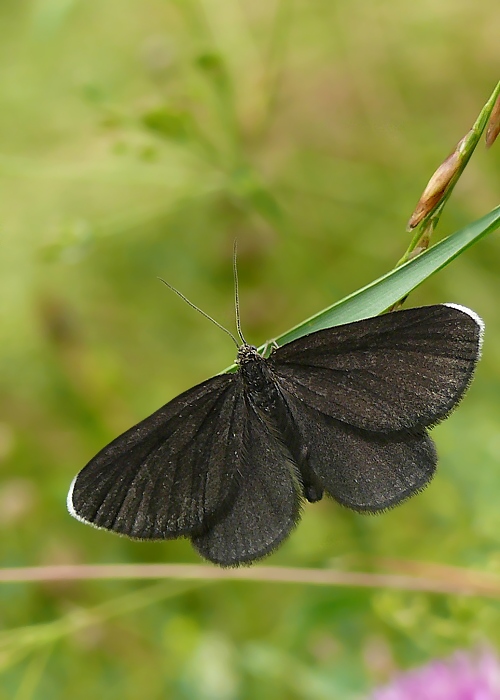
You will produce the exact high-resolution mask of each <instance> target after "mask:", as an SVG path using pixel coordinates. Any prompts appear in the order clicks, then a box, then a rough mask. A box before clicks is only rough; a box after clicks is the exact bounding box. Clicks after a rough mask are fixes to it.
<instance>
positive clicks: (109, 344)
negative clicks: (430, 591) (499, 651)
mask: <svg viewBox="0 0 500 700" xmlns="http://www.w3.org/2000/svg"><path fill="white" fill-rule="evenodd" d="M499 21H500V6H499V5H498V3H497V2H494V0H485V1H484V2H482V3H480V4H478V3H457V2H451V0H443V1H442V2H440V3H431V2H428V1H427V2H421V3H411V4H408V3H399V2H396V1H395V0H389V2H368V1H367V0H354V2H350V3H344V2H340V0H307V2H306V1H305V0H272V1H271V2H269V1H267V2H264V1H263V0H254V1H253V2H251V3H242V2H235V1H234V0H146V1H144V0H142V1H141V2H139V0H130V1H129V2H127V3H123V2H119V0H108V1H107V2H101V3H85V2H79V1H78V0H26V2H22V3H19V2H15V1H14V0H4V2H2V3H1V4H0V39H1V40H0V57H1V62H0V65H1V67H2V68H1V74H2V79H1V80H0V105H1V109H0V178H1V191H2V207H1V211H2V215H1V220H0V221H1V223H0V226H1V236H2V239H1V240H2V245H1V255H0V295H1V298H2V302H3V303H2V305H1V307H0V308H1V312H0V313H1V318H0V320H1V323H0V363H1V375H0V383H1V394H0V410H1V422H0V470H1V482H0V528H1V530H2V532H1V545H0V546H1V550H0V551H1V565H2V566H22V565H37V564H40V565H41V564H47V563H80V562H94V563H98V562H149V561H165V562H167V561H185V562H189V561H196V555H195V554H194V553H193V551H192V550H191V548H190V546H189V545H188V544H187V543H186V542H183V541H181V542H170V543H164V544H140V543H133V542H128V541H126V540H123V539H120V538H117V537H114V536H112V535H110V534H107V533H104V532H99V531H94V530H92V529H91V528H87V527H84V526H83V525H81V524H80V523H78V522H76V521H74V520H72V519H71V518H70V517H69V516H68V515H67V513H66V510H65V505H64V502H65V496H66V492H67V488H68V485H69V483H70V481H71V479H72V478H73V476H74V474H75V473H76V472H77V471H78V469H79V468H81V466H82V465H84V464H85V463H86V461H87V460H88V459H89V458H90V457H91V456H93V454H94V453H95V452H96V451H97V450H98V449H99V448H100V447H101V446H102V445H103V444H105V443H106V442H107V441H109V440H111V439H112V438H113V437H114V436H116V435H117V434H118V433H119V432H121V431H122V430H124V429H125V428H127V427H129V426H130V425H131V424H133V423H134V422H136V421H137V420H139V419H140V418H142V417H144V416H145V415H147V414H148V413H150V412H152V411H153V410H154V409H156V408H157V407H158V406H159V405H161V404H163V403H165V402H166V401H167V400H169V399H170V398H172V397H173V396H174V395H175V394H176V393H178V392H180V391H181V390H184V389H186V388H187V387H189V386H191V385H193V384H195V383H196V382H198V381H201V380H202V379H204V378H206V377H208V376H211V375H213V374H215V373H216V372H217V371H219V370H220V369H221V368H223V367H225V366H227V365H228V364H230V362H231V361H232V359H233V354H234V348H233V347H232V346H231V343H230V342H229V340H228V339H227V338H226V337H225V336H224V335H223V334H222V333H220V331H219V330H218V329H216V328H215V327H212V326H211V325H210V324H209V323H207V322H206V321H205V320H204V319H202V318H201V317H200V316H199V315H197V314H195V313H194V312H193V311H192V310H191V309H189V308H188V307H187V306H186V305H185V304H182V303H181V302H180V301H179V299H178V298H177V297H175V295H173V294H171V293H169V292H167V290H165V289H164V288H163V287H162V286H161V285H160V284H159V283H158V281H157V280H156V277H157V276H159V275H161V276H162V277H164V278H166V279H167V280H168V281H169V282H171V283H172V284H174V285H176V286H177V287H179V288H180V289H181V290H182V291H183V292H184V293H185V294H187V295H188V296H189V297H190V298H191V299H192V300H193V301H194V302H195V303H198V304H200V305H201V306H203V308H204V309H206V310H207V311H208V312H209V313H210V314H212V315H214V316H215V317H216V318H217V319H218V320H219V321H221V322H222V323H224V324H225V325H227V326H231V325H232V323H233V286H232V285H233V282H232V273H231V253H232V245H233V240H234V239H235V238H237V240H238V245H239V261H238V264H239V271H240V279H241V298H242V317H243V327H244V331H245V333H246V336H247V337H248V338H249V339H250V340H251V341H252V342H255V343H260V342H262V341H264V340H265V339H266V338H269V337H274V336H276V335H278V334H279V333H281V332H283V331H285V330H286V329H287V328H289V327H290V326H292V325H294V324H296V323H298V322H300V321H301V320H302V319H304V318H305V317H307V316H309V315H311V314H312V313H314V312H316V311H318V310H319V309H321V308H323V307H324V306H326V305H327V304H330V303H332V302H333V301H335V300H336V299H339V298H341V297H342V296H344V295H345V294H347V293H349V292H351V291H353V290H354V289H356V288H357V287H358V286H361V285H363V284H366V283H368V282H370V281H371V280H372V279H374V278H375V277H378V276H379V275H380V274H383V273H384V272H386V271H387V270H388V269H390V268H391V267H392V266H393V265H394V264H395V262H396V260H398V258H399V257H400V256H401V254H402V253H403V251H404V250H405V249H406V247H407V245H408V240H409V239H408V234H406V233H405V232H404V227H405V225H406V222H407V220H408V217H409V215H410V213H411V211H412V209H413V207H414V205H415V203H416V201H417V200H418V197H419V195H420V193H421V191H422V189H423V187H424V186H425V184H426V182H427V180H428V178H429V176H430V174H431V173H432V172H433V170H434V169H435V167H436V166H437V165H438V164H439V163H440V162H441V161H442V160H443V158H444V157H445V156H446V155H447V154H448V153H449V152H450V150H451V149H452V147H453V145H454V144H455V143H456V142H457V141H458V140H459V139H460V138H461V137H462V135H463V134H464V133H465V132H466V130H467V129H468V128H469V126H470V124H471V123H472V122H473V120H474V119H475V117H476V115H477V113H478V111H479V109H480V108H481V106H482V105H483V104H484V101H485V100H486V98H487V97H488V95H489V94H490V92H491V90H492V88H493V87H494V85H495V83H496V81H497V79H498V75H497V72H496V71H497V65H498V62H497V54H498V24H499ZM499 188H500V161H499V156H498V149H495V148H494V149H492V151H490V152H489V153H485V152H484V149H479V150H478V153H477V154H476V156H475V157H474V159H473V161H472V162H471V164H470V166H469V168H468V171H467V173H466V174H465V176H464V178H463V181H462V182H461V183H460V185H459V187H458V188H457V191H456V192H455V194H454V197H453V200H452V202H451V203H450V204H449V206H448V209H447V212H446V214H445V216H444V218H443V220H442V223H441V226H440V230H439V233H440V235H444V234H446V233H450V232H452V231H454V230H455V229H457V228H459V227H460V226H463V225H465V224H466V223H468V222H470V221H472V220H474V219H476V218H478V217H479V216H481V215H483V214H484V213H486V211H488V210H489V209H491V208H492V207H493V206H495V205H497V204H498V192H499ZM499 272H500V247H499V244H498V241H497V238H496V236H495V235H493V236H490V237H488V238H486V239H485V240H483V241H482V242H481V243H480V244H479V245H478V246H476V247H474V248H473V249H471V250H470V251H468V252H467V254H466V255H464V256H462V257H461V258H460V259H458V260H457V261H456V262H454V263H453V264H452V265H451V266H449V267H448V268H447V269H446V270H444V271H443V272H441V273H440V274H439V275H437V276H435V277H433V278H432V279H430V280H429V281H428V282H427V283H426V284H425V285H424V286H422V287H421V288H420V289H419V290H417V292H415V293H413V294H412V295H411V297H410V303H411V304H412V305H418V304H423V303H435V302H439V301H454V302H457V303H461V304H466V305H468V306H471V307H472V308H474V309H475V310H476V311H477V312H478V313H479V314H480V315H481V316H482V317H483V318H484V319H485V322H486V328H487V333H486V344H485V348H484V356H483V360H482V362H481V364H480V367H479V370H478V373H477V378H476V381H475V382H474V384H473V386H472V388H471V390H470V392H469V395H468V397H467V399H466V400H465V401H464V403H463V405H462V406H461V408H460V410H459V411H457V412H456V414H454V415H453V417H452V418H451V419H450V420H448V421H447V422H446V423H445V424H443V425H442V426H440V427H439V428H437V429H436V430H435V431H434V436H435V438H436V441H437V443H438V449H439V452H440V457H441V460H440V468H439V471H438V475H437V476H436V479H435V481H434V483H433V484H432V485H431V486H430V488H429V489H428V490H427V491H426V492H425V493H423V494H422V495H420V496H418V497H417V498H414V499H413V500H411V501H410V502H409V503H407V504H405V505H404V506H403V507H401V508H398V509H396V510H394V511H392V512H390V513H387V514H384V515H382V516H380V517H376V518H374V517H363V516H359V515H355V514H352V513H349V512H347V511H345V510H342V509H341V508H340V507H337V506H335V505H334V504H333V503H332V502H326V501H325V502H321V503H320V504H317V505H315V506H311V507H309V506H308V507H307V509H306V512H305V513H304V518H303V521H302V523H301V525H300V527H299V528H298V529H297V531H296V532H295V533H294V534H293V536H292V537H291V538H290V540H289V541H288V542H287V543H286V544H285V545H284V546H283V547H282V548H281V549H280V550H279V551H278V552H276V553H275V554H274V555H273V556H272V557H271V558H270V559H269V560H268V561H269V563H273V564H281V565H290V566H319V567H326V566H334V565H339V566H341V565H342V563H343V562H344V561H345V560H346V558H349V557H354V558H355V559H356V560H358V561H360V560H361V561H362V559H363V557H365V556H367V555H369V556H370V557H378V556H383V557H390V558H393V559H394V558H398V557H401V558H411V559H414V560H424V561H435V562H440V563H449V564H456V565H461V566H470V567H476V568H479V569H484V570H490V571H498V570H499V569H500V555H499V553H498V545H499V532H500V515H499V513H500V510H499V508H498V495H497V494H498V493H500V466H499V458H500V429H499V425H500V402H499V400H498V397H499V389H500V365H499V363H498V360H497V355H496V353H497V350H498V349H499V348H500V307H499V305H498V303H497V298H498V279H499ZM131 596H135V597H133V603H131V602H130V601H131V598H130V597H131ZM0 597H1V606H0V628H1V629H2V630H3V631H2V632H0V668H1V673H2V675H1V676H0V700H4V698H5V699H8V700H12V699H13V698H14V699H15V700H28V699H30V700H31V699H34V700H39V699H44V698H48V697H50V698H51V699H54V700H57V699H59V698H61V699H62V698H68V697H71V698H74V700H79V699H82V700H83V699H84V698H85V699H86V698H88V697H92V696H94V695H98V696H100V697H101V696H102V697H106V698H108V699H109V700H113V699H114V698H120V700H135V699H136V698H137V697H145V698H148V699H152V700H156V699H160V698H179V699H183V698H186V699H189V700H211V699H212V698H213V699H217V700H233V699H235V698H241V699H242V700H246V699H247V698H248V699H253V698H259V700H266V698H272V699H273V700H285V699H286V700H288V699H291V700H295V699H297V700H298V699H301V698H307V699H308V700H311V699H312V700H323V699H326V698H328V699H329V700H331V699H337V698H338V699H342V700H346V699H347V700H349V699H350V698H357V697H361V696H362V694H363V693H364V692H365V691H366V690H367V689H368V688H369V687H371V686H372V685H373V684H374V683H377V682H379V681H382V680H385V679H386V678H387V677H388V675H390V673H392V672H393V670H394V669H395V668H397V667H399V666H407V665H412V664H415V663H419V662H422V661H424V660H427V659H429V658H432V657H435V656H437V655H439V654H441V653H448V652H449V651H451V650H453V649H456V648H459V647H462V646H467V645H469V644H472V643H474V642H476V641H479V640H484V639H486V640H489V641H490V642H491V643H492V644H494V645H497V646H498V645H499V644H500V632H499V630H500V609H499V606H498V604H497V603H496V602H492V601H491V600H481V599H474V598H470V599H465V598H454V597H449V598H448V597H444V596H432V595H424V594H415V593H406V592H401V593H398V592H394V591H384V590H380V591H372V592H370V591H359V590H343V589H339V590H335V589H328V588H323V589H320V588H310V587H307V586H299V585H290V586H285V585H278V584H262V583H236V582H233V583H220V584H217V585H215V584H213V583H212V584H210V585H205V584H200V585H198V586H194V585H193V584H189V585H187V584H186V585H185V586H180V585H179V584H174V583H171V584H169V583H165V584H162V586H160V587H159V586H151V585H146V584H140V583H137V582H135V583H134V582H130V583H125V582H113V583H110V582H108V583H102V582H95V583H79V584H77V583H72V584H69V583H68V584H57V585H56V584H52V585H36V584H30V585H15V586H14V585H5V586H2V587H0ZM106 606H107V607H106ZM82 616H83V617H84V618H85V620H86V621H87V622H86V623H85V624H83V623H82ZM85 616H86V617H85Z"/></svg>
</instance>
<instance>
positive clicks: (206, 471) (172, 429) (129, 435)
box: [68, 374, 244, 539]
mask: <svg viewBox="0 0 500 700" xmlns="http://www.w3.org/2000/svg"><path fill="white" fill-rule="evenodd" d="M243 425H244V403H243V395H242V391H241V379H240V377H239V376H238V375H237V374H232V375H231V374H224V375H220V376H217V377H212V378H211V379H208V380H207V381H206V382H203V383H202V384H199V385H198V386H195V387H193V388H192V389H189V390H188V391H186V392H184V393H183V394H181V395H179V396H177V397H176V398H175V399H173V400H172V401H170V402H169V403H167V404H166V405H165V406H163V407H162V408H160V409H159V410H158V411H156V412H155V413H153V414H152V415H151V416H149V417H148V418H146V419H145V420H143V421H142V422H141V423H138V424H137V425H136V426H134V427H133V428H131V429H130V430H128V431H127V432H125V433H123V435H121V436H120V437H118V438H116V440H114V441H113V442H111V443H110V444H109V445H107V447H105V448H104V449H102V450H101V451H100V452H99V454H97V455H96V457H94V458H93V459H92V460H91V461H90V462H89V463H88V465H87V466H86V467H85V468H84V469H82V471H81V472H80V473H79V474H78V475H77V477H76V478H75V480H74V482H73V484H72V486H71V489H70V492H69V494H68V509H69V511H70V513H71V514H72V515H74V516H75V517H76V518H78V519H79V520H82V521H83V522H86V523H89V524H90V525H94V526H96V527H100V528H105V529H107V530H114V531H115V532H118V533H121V534H123V535H127V536H129V537H133V538H138V539H170V538H173V537H179V536H182V535H189V534H191V533H193V532H196V531H200V530H201V529H202V528H203V527H206V524H207V523H208V522H209V521H210V520H211V519H212V518H214V517H215V515H216V514H218V513H219V512H221V511H223V510H224V508H226V504H227V503H228V502H229V501H230V500H231V497H232V494H233V491H234V489H235V488H236V482H235V480H234V471H232V467H233V466H234V462H235V459H236V458H237V455H238V454H239V453H240V451H241V435H242V431H243Z"/></svg>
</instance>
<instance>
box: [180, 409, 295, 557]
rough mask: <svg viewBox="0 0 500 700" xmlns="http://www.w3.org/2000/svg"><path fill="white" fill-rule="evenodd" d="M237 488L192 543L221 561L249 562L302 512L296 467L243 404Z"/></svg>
mask: <svg viewBox="0 0 500 700" xmlns="http://www.w3.org/2000/svg"><path fill="white" fill-rule="evenodd" d="M242 447H243V450H242V452H241V454H240V456H239V457H240V459H239V463H238V472H239V488H238V491H237V493H236V497H235V499H234V501H233V502H232V506H231V508H230V510H229V511H228V512H227V514H226V515H225V516H224V517H222V518H221V519H219V520H216V522H215V523H214V524H213V525H211V526H210V527H209V528H208V529H207V531H206V532H205V533H203V534H201V535H196V536H195V537H192V538H191V539H192V542H193V545H194V547H195V548H196V549H197V550H198V552H199V553H200V554H201V555H202V556H203V557H205V559H208V560H209V561H212V562H214V563H215V564H219V565H221V566H238V565H239V564H243V563H247V564H248V563H250V562H252V561H255V560H256V559H260V558H261V557H264V556H265V555H266V554H269V553H270V552H272V551H273V550H274V549H276V547H278V545H279V544H280V543H281V542H282V541H283V540H284V539H285V538H286V537H288V535H289V534H290V532H291V531H292V529H293V528H294V527H295V525H296V524H297V522H298V520H299V517H300V507H301V497H300V495H299V484H298V479H297V475H296V467H295V465H294V464H293V463H292V462H291V461H290V459H291V458H290V455H289V453H288V451H287V450H286V448H285V447H284V446H283V445H282V444H281V443H280V441H279V440H278V439H277V438H276V437H275V436H274V435H273V434H272V433H270V432H269V430H268V428H267V427H266V425H265V423H264V422H263V421H262V420H261V419H260V418H259V416H258V415H257V414H256V412H255V411H254V409H253V408H252V406H251V404H250V403H247V412H246V414H245V424H244V433H243V446H242Z"/></svg>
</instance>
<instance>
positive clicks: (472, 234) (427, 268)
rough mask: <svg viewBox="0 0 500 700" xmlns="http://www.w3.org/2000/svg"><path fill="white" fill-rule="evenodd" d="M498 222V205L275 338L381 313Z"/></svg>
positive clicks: (292, 336)
mask: <svg viewBox="0 0 500 700" xmlns="http://www.w3.org/2000/svg"><path fill="white" fill-rule="evenodd" d="M499 226H500V207H496V208H495V209H493V210H492V211H491V212H489V214H486V216H483V217H482V218H481V219H478V220H477V221H474V222H473V223H471V224H469V225H468V226H466V227H465V228H463V229H460V230H459V231H456V232H455V233H453V234H451V236H448V237H447V238H445V239H444V240H442V241H440V242H439V243H436V245H434V246H432V248H429V250H427V251H426V252H425V253H422V254H421V255H419V256H418V257H416V258H414V259H413V260H410V261H409V262H407V263H405V264H404V265H401V267H398V268H396V269H394V270H392V271H391V272H388V273H387V274H386V275H384V276H383V277H380V278H379V279H377V280H375V281H374V282H371V283H370V284H369V285H367V286H366V287H363V288H362V289H360V290H358V291H357V292H354V293H353V294H350V295H349V296H348V297H345V298H344V299H342V300H341V301H338V302H336V303H335V304H332V305H331V306H329V307H327V308H326V309H324V310H323V311H320V312H319V313H317V314H315V315H314V316H311V318H308V319H307V320H306V321H304V322H303V323H300V324H299V325H297V326H295V328H292V329H291V330H289V331H287V332H286V333H283V334H282V335H280V336H278V337H277V338H276V342H277V343H278V345H285V344H286V343H290V342H291V341H292V340H296V339H297V338H301V337H302V336H304V335H307V334H308V333H314V332H315V331H319V330H321V329H322V328H331V327H332V326H339V325H340V324H342V323H349V322H350V321H357V320H359V319H361V318H367V317H368V316H376V315H377V314H380V313H382V311H384V310H385V309H387V308H388V307H389V306H391V305H392V304H395V303H396V302H397V301H398V300H399V299H401V298H402V297H404V296H405V295H406V294H408V293H409V292H411V291H412V290H413V289H415V288H416V287H418V285H419V284H421V283H422V282H423V281H424V280H426V279H427V278H428V277H430V276H431V275H433V274H434V273H435V272H437V271H438V270H441V269H442V268H443V267H445V266H446V265H448V264H449V263H450V262H451V261H452V260H454V259H455V258H456V257H458V256H459V255H460V254H461V253H463V252H464V251H465V250H467V248H469V247H470V246H471V245H473V244H474V243H477V242H478V241H479V240H480V239H481V238H483V236H486V235H487V234H488V233H491V232H492V231H494V230H495V229H497V228H498V227H499ZM263 347H264V346H262V348H263Z"/></svg>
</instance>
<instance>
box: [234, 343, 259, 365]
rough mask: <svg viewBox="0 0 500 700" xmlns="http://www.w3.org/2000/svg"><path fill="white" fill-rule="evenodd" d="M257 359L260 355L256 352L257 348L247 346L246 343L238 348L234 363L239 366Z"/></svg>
mask: <svg viewBox="0 0 500 700" xmlns="http://www.w3.org/2000/svg"><path fill="white" fill-rule="evenodd" d="M258 358H260V355H259V353H258V352H257V348H256V347H255V345H248V344H247V343H243V345H240V347H239V348H238V355H237V357H236V362H237V363H238V364H239V365H244V364H245V363H247V362H252V361H254V360H256V359H258Z"/></svg>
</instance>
